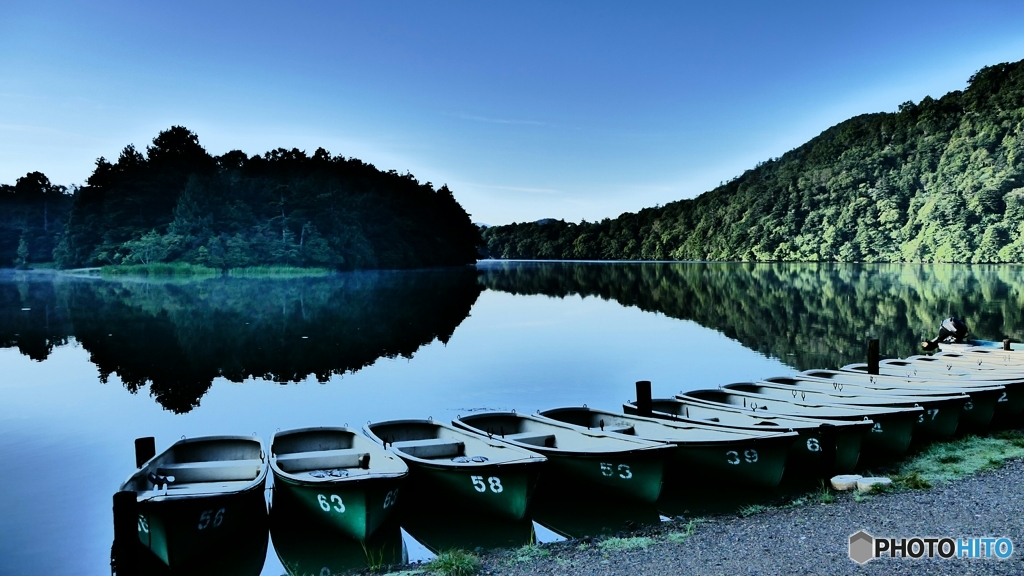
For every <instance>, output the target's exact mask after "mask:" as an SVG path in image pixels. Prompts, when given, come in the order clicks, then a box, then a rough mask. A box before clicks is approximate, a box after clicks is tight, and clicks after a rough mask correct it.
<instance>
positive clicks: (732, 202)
mask: <svg viewBox="0 0 1024 576" xmlns="http://www.w3.org/2000/svg"><path fill="white" fill-rule="evenodd" d="M483 237H484V239H485V241H486V250H487V254H488V255H489V256H490V257H493V258H527V259H594V260H744V261H839V262H852V261H864V262H899V261H907V262H1021V261H1024V61H1021V62H1016V63H1012V64H999V65H996V66H990V67H987V68H984V69H982V70H980V71H979V72H977V73H976V74H975V75H974V76H973V77H971V79H970V81H969V85H968V88H967V89H966V90H964V91H956V92H951V93H949V94H946V95H945V96H943V97H942V98H939V99H937V100H936V99H932V98H930V97H928V98H925V99H924V100H922V101H921V102H918V103H916V104H914V103H912V102H907V103H905V104H903V105H901V106H900V109H899V111H898V112H896V113H879V114H865V115H863V116H857V117H855V118H851V119H850V120H847V121H845V122H843V123H841V124H839V125H837V126H834V127H832V128H829V129H828V130H826V131H825V132H823V133H822V134H820V135H819V136H817V137H816V138H814V139H813V140H811V141H809V142H807V143H806V144H804V145H803V146H800V147H799V148H796V149H795V150H792V151H790V152H787V153H786V154H784V155H783V156H782V157H781V158H774V159H770V160H768V161H766V162H764V163H762V164H760V165H758V166H757V167H756V168H753V169H751V170H748V171H746V172H745V173H743V174H742V175H741V176H739V177H737V178H735V179H733V180H732V181H730V182H728V183H725V184H723V185H722V186H719V187H718V188H715V189H714V190H712V191H710V192H707V193H705V194H702V195H700V196H698V197H696V198H694V199H692V200H682V201H678V202H673V203H671V204H667V205H665V206H663V207H660V208H649V209H645V210H641V211H640V212H638V213H635V214H633V213H625V214H622V215H620V216H619V217H617V218H614V219H605V220H602V221H600V222H592V223H588V222H581V223H580V224H574V223H567V222H563V221H547V222H546V223H525V224H511V225H507V226H495V227H491V228H487V229H485V230H484V231H483Z"/></svg>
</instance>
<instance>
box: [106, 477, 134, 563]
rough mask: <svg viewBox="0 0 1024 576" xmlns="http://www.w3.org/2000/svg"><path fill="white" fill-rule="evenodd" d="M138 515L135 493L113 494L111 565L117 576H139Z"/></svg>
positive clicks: (121, 492)
mask: <svg viewBox="0 0 1024 576" xmlns="http://www.w3.org/2000/svg"><path fill="white" fill-rule="evenodd" d="M138 530H139V513H138V499H137V496H136V494H135V492H133V491H131V490H122V491H120V492H117V493H115V494H114V546H113V548H112V549H111V551H110V555H111V558H110V560H111V564H112V567H113V568H114V573H115V574H117V576H137V575H138V574H139V555H138V549H139V532H138Z"/></svg>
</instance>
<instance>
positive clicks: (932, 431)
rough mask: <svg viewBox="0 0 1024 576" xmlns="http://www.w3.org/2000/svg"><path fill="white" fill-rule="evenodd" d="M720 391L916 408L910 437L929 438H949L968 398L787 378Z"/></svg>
mask: <svg viewBox="0 0 1024 576" xmlns="http://www.w3.org/2000/svg"><path fill="white" fill-rule="evenodd" d="M724 388H726V389H729V390H742V391H745V392H753V393H755V394H764V395H765V396H772V397H775V398H778V399H781V400H788V399H790V398H792V399H799V400H800V401H801V402H804V401H811V402H827V403H830V404H846V405H852V406H893V407H913V406H920V407H921V408H922V409H924V412H923V413H921V414H920V415H919V416H918V418H917V422H916V426H915V428H914V436H915V437H917V436H920V437H922V438H929V439H935V438H939V439H941V438H949V437H951V436H952V435H953V434H954V433H955V432H956V427H957V424H958V423H959V421H960V411H961V410H962V409H963V407H964V404H966V403H967V402H969V401H970V399H971V397H970V396H968V395H967V394H959V395H942V396H937V395H933V396H927V395H911V393H910V392H909V391H903V392H902V393H896V392H890V391H880V390H872V389H870V388H862V387H858V386H847V387H845V388H844V390H843V391H841V392H840V391H838V390H835V389H834V388H833V387H832V386H831V385H830V384H828V383H827V382H813V381H809V380H801V379H800V378H790V377H776V378H768V379H766V380H764V381H762V382H756V383H744V384H729V385H727V386H724Z"/></svg>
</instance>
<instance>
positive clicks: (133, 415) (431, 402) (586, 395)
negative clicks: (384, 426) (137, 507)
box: [0, 262, 1024, 576]
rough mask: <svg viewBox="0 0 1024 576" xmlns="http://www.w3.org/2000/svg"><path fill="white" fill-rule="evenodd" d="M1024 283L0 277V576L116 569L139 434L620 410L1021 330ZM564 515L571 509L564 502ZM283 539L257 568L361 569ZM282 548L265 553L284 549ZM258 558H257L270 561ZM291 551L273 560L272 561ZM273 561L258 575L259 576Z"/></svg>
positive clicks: (639, 275)
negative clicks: (954, 319) (869, 348)
mask: <svg viewBox="0 0 1024 576" xmlns="http://www.w3.org/2000/svg"><path fill="white" fill-rule="evenodd" d="M1022 272H1024V268H1021V267H1019V266H952V265H934V266H932V265H877V266H875V265H813V264H792V265H789V264H787V265H781V264H780V265H769V264H758V265H753V264H701V263H682V264H676V263H671V264H668V263H666V264H661V263H636V264H634V263H628V264H627V263H611V264H608V263H605V264H597V263H518V262H485V263H481V264H480V265H479V266H477V267H476V268H475V269H474V268H464V269H448V270H439V271H411V272H356V273H346V274H337V275H334V276H329V277H324V278H302V279H236V278H215V279H207V280H196V281H169V282H160V281H142V280H130V279H122V280H113V281H111V280H103V279H98V278H77V277H70V276H63V275H52V274H47V273H33V272H28V273H21V272H14V271H0V373H2V375H3V377H2V378H0V454H3V456H4V465H3V466H0V486H2V487H3V490H2V494H0V573H3V574H11V575H22V574H26V575H28V574H32V575H36V574H109V573H110V568H109V559H110V545H111V541H112V538H113V528H112V517H111V496H112V494H113V492H114V491H115V490H116V489H117V487H118V485H119V484H120V483H121V482H122V481H123V480H124V479H125V478H126V477H127V476H128V474H129V472H130V471H131V470H132V469H133V468H134V452H133V446H132V440H133V439H134V438H137V437H140V436H154V437H156V439H157V449H158V451H159V450H163V449H164V448H165V447H167V446H168V445H169V444H170V443H172V442H173V441H175V440H177V439H178V438H180V437H181V436H188V437H194V436H201V435H213V434H257V435H258V436H260V437H262V438H263V439H264V441H269V440H270V438H271V437H272V436H273V434H274V432H275V430H277V429H287V428H295V427H306V426H320V425H339V424H346V423H347V424H350V425H352V426H355V427H361V426H362V424H364V423H366V422H367V421H370V420H383V419H395V418H421V417H426V416H432V417H433V418H434V419H436V420H451V419H452V418H454V417H456V416H457V415H458V414H462V413H467V412H469V411H475V410H481V409H510V408H515V409H517V410H518V411H520V412H522V411H527V412H533V411H535V410H537V409H545V408H551V407H555V406H563V405H579V404H583V403H587V404H589V405H590V406H596V407H603V408H610V409H616V408H618V407H619V406H620V405H621V404H622V402H623V401H625V400H627V399H632V397H633V395H634V394H633V383H634V382H635V381H636V380H651V381H652V382H653V389H654V395H655V396H668V395H671V394H673V393H675V392H677V391H680V390H691V389H696V388H704V387H715V386H718V385H720V384H727V383H730V382H737V381H744V380H751V379H758V378H763V377H768V376H775V375H783V374H787V373H791V372H793V371H795V370H802V369H807V368H834V367H837V366H840V365H842V364H846V363H849V362H854V361H861V360H863V357H864V349H865V342H866V340H867V339H868V338H872V337H875V338H880V339H881V346H882V352H883V356H907V355H909V354H913V353H915V348H916V346H917V342H919V341H920V338H921V337H922V336H933V335H934V333H935V332H936V329H937V326H938V323H939V322H940V321H941V319H942V318H944V317H946V316H948V315H959V316H961V317H963V318H965V319H966V320H967V322H968V325H969V326H970V327H971V328H972V331H973V333H974V334H975V335H976V336H978V337H981V338H990V339H1002V338H1003V337H1004V336H1009V337H1013V338H1016V339H1021V338H1022V337H1024V277H1022ZM560 505H561V504H560ZM659 513H669V512H667V511H666V509H665V508H663V507H662V506H661V505H659V506H658V507H654V508H651V509H649V510H648V509H638V508H636V507H631V508H628V509H623V510H618V509H615V507H607V508H605V509H604V510H602V511H600V514H597V513H595V511H594V510H593V507H589V508H587V507H583V508H578V509H574V508H572V505H571V504H564V505H562V507H561V508H559V506H556V505H554V504H552V505H548V506H545V505H539V506H538V509H537V510H536V511H535V512H534V513H533V518H532V519H533V520H534V521H535V522H525V523H519V524H512V525H507V526H506V525H501V526H499V525H493V524H492V525H488V527H487V528H486V529H481V527H480V526H476V525H473V524H472V523H465V522H461V523H460V522H457V521H455V520H452V519H451V518H448V517H447V516H451V515H447V516H445V515H430V514H417V513H413V512H409V513H406V514H404V515H403V519H402V530H401V531H399V529H398V528H397V526H396V527H395V528H394V531H393V533H389V534H386V535H384V536H382V538H391V539H392V540H393V541H394V542H397V543H398V544H397V546H398V547H399V548H401V542H402V541H403V540H404V541H405V548H406V552H407V554H408V555H409V556H410V557H411V558H414V559H415V558H423V557H427V556H429V554H430V553H429V551H428V549H434V550H436V549H443V548H449V547H453V546H459V547H463V548H470V549H472V548H475V547H477V546H482V547H487V546H497V545H518V544H525V543H526V542H528V541H529V539H530V538H531V537H532V536H533V535H534V534H535V535H536V537H537V538H540V539H541V540H545V539H553V538H557V537H558V536H557V534H561V535H568V536H579V535H583V534H595V533H599V532H600V531H601V530H615V529H616V526H622V525H630V524H633V523H637V522H657V521H658V517H659ZM316 538H317V535H315V534H314V535H303V534H297V533H295V531H294V530H293V531H290V532H281V533H280V534H277V533H275V538H274V542H272V544H271V546H270V547H269V549H268V551H267V554H266V559H265V561H264V559H263V558H262V557H259V558H256V559H254V560H253V562H254V563H255V565H256V566H257V568H256V569H251V568H250V569H248V572H245V571H243V572H242V573H246V574H259V573H262V574H265V575H274V576H277V575H280V574H284V573H285V572H286V570H285V568H284V566H283V563H287V564H288V565H289V566H291V567H293V568H294V567H298V569H299V570H302V571H306V572H309V573H313V574H320V573H321V572H320V570H321V567H331V569H340V568H341V567H343V566H344V565H346V563H347V565H351V566H354V565H358V564H359V563H360V562H363V561H365V557H364V554H363V551H362V550H361V549H359V548H354V549H352V548H348V549H343V548H344V547H341V546H339V545H337V544H336V543H335V544H332V543H331V542H326V543H324V542H319V541H317V539H316ZM274 544H276V545H277V546H276V548H277V550H275V546H274ZM257 548H259V547H257ZM279 554H280V556H281V558H279ZM259 565H262V566H263V568H262V572H260V570H259V569H258V566H259Z"/></svg>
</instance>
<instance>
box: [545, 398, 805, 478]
mask: <svg viewBox="0 0 1024 576" xmlns="http://www.w3.org/2000/svg"><path fill="white" fill-rule="evenodd" d="M541 415H542V416H544V417H547V418H551V419H553V420H557V421H559V422H563V423H565V424H571V425H574V426H578V427H580V428H585V429H587V430H595V429H596V430H601V431H603V432H609V433H612V434H622V435H625V436H628V437H633V438H643V439H644V440H651V441H655V442H665V443H667V444H674V445H675V447H676V449H675V452H674V453H673V454H672V456H671V457H670V458H669V460H667V461H666V465H667V467H668V470H670V471H672V472H675V473H677V474H679V475H681V476H683V477H685V479H687V480H694V479H696V480H702V481H706V480H711V481H715V482H721V481H725V482H730V483H737V484H744V485H751V486H760V487H768V488H771V487H775V486H777V485H778V484H779V481H780V480H782V473H783V470H784V469H785V466H786V455H787V454H788V452H789V448H790V446H792V445H793V443H794V442H795V441H796V440H797V438H799V434H797V433H796V432H792V431H781V430H779V431H776V430H763V431H751V430H740V429H729V428H722V427H716V426H710V425H705V424H690V423H683V422H668V421H665V420H658V419H657V418H646V417H643V416H631V415H626V414H616V413H614V412H606V411H604V410H595V409H593V408H587V407H586V406H583V407H571V408H555V409H552V410H545V411H543V412H541Z"/></svg>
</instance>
